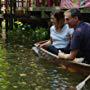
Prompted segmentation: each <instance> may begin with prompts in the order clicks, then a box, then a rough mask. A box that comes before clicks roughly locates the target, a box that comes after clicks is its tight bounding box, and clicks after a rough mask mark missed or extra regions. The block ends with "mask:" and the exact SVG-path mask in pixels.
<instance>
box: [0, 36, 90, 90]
mask: <svg viewBox="0 0 90 90" xmlns="http://www.w3.org/2000/svg"><path fill="white" fill-rule="evenodd" d="M26 36H27V35H26ZM18 37H19V38H18ZM30 43H31V44H30ZM31 48H32V41H29V40H28V39H26V38H22V37H21V36H20V35H19V36H13V35H11V36H8V39H7V42H3V41H2V40H1V39H0V90H67V88H68V87H70V86H73V87H75V86H76V85H77V84H79V83H80V82H81V81H82V80H84V79H85V77H86V76H85V75H82V74H79V73H71V72H69V71H66V70H63V69H61V68H60V67H58V66H56V65H54V64H52V63H50V62H47V60H41V59H40V58H39V57H38V56H37V55H36V54H35V53H34V52H33V51H32V49H31ZM83 90H90V81H88V82H87V83H86V84H85V86H84V87H83Z"/></svg>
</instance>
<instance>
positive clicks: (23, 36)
mask: <svg viewBox="0 0 90 90" xmlns="http://www.w3.org/2000/svg"><path fill="white" fill-rule="evenodd" d="M48 38H49V33H48V30H47V29H46V28H42V27H37V28H35V29H32V28H31V26H30V25H28V24H23V23H21V22H19V21H16V22H15V23H14V29H13V30H12V31H8V40H9V42H10V43H19V44H23V45H26V44H27V45H32V44H33V43H35V42H37V41H41V40H46V39H48Z"/></svg>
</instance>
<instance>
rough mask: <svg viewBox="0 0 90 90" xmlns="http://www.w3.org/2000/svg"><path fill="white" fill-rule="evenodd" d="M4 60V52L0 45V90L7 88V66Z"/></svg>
mask: <svg viewBox="0 0 90 90" xmlns="http://www.w3.org/2000/svg"><path fill="white" fill-rule="evenodd" d="M5 58H6V50H5V49H4V48H3V46H2V45H1V44H0V90H6V88H7V87H8V84H9V82H8V80H7V69H8V66H9V64H8V63H7V62H6V61H5Z"/></svg>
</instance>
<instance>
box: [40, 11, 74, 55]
mask: <svg viewBox="0 0 90 90" xmlns="http://www.w3.org/2000/svg"><path fill="white" fill-rule="evenodd" d="M53 23H54V24H53V25H52V26H51V27H50V40H49V41H48V42H46V43H44V44H41V45H40V47H47V50H48V51H50V52H52V53H54V54H56V55H58V52H59V50H61V51H63V52H65V53H69V52H70V49H69V47H68V46H69V43H70V38H71V36H72V33H73V29H69V27H68V25H67V24H65V22H64V13H63V12H62V11H60V12H56V13H55V14H53Z"/></svg>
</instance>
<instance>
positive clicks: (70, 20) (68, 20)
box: [65, 12, 77, 28]
mask: <svg viewBox="0 0 90 90" xmlns="http://www.w3.org/2000/svg"><path fill="white" fill-rule="evenodd" d="M65 23H67V24H68V25H69V27H70V28H74V27H75V26H76V24H77V18H76V17H71V13H70V12H66V13H65Z"/></svg>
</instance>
